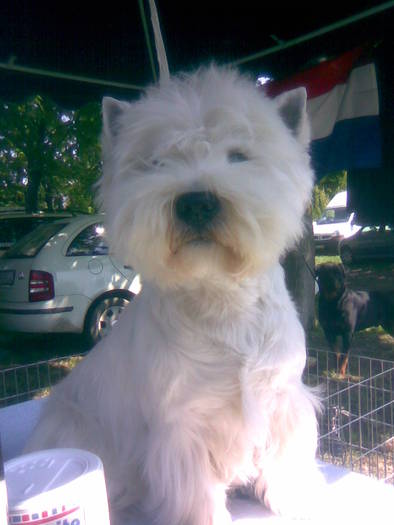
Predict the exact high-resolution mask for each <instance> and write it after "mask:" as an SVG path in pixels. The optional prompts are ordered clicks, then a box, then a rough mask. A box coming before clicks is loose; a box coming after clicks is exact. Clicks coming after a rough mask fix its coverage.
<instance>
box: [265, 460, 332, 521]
mask: <svg viewBox="0 0 394 525" xmlns="http://www.w3.org/2000/svg"><path fill="white" fill-rule="evenodd" d="M304 476H305V477H307V478H308V479H304ZM301 477H302V479H300V478H301ZM300 478H295V477H292V478H287V477H286V478H285V479H283V478H282V479H280V480H275V482H271V483H270V484H269V485H268V486H267V488H266V490H265V493H264V503H265V505H266V506H267V507H269V508H270V509H271V510H272V512H274V513H275V514H279V515H282V516H286V517H288V518H293V519H310V518H314V517H316V516H318V512H319V510H320V512H321V509H322V506H321V499H322V495H323V487H324V478H323V476H322V475H321V473H320V472H319V471H318V470H316V472H315V471H314V472H312V473H310V474H309V475H308V476H306V475H305V474H304V473H302V472H301V473H300Z"/></svg>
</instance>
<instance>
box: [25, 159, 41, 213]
mask: <svg viewBox="0 0 394 525" xmlns="http://www.w3.org/2000/svg"><path fill="white" fill-rule="evenodd" d="M41 177H42V171H41V170H40V169H39V168H38V169H37V168H32V169H30V170H29V182H28V185H27V188H26V197H25V208H26V213H34V212H37V211H38V192H39V189H40V184H41Z"/></svg>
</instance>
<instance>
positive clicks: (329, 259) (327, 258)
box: [315, 255, 341, 266]
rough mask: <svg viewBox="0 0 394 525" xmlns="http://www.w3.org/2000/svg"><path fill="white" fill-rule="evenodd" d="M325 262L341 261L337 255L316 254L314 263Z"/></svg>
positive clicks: (337, 262)
mask: <svg viewBox="0 0 394 525" xmlns="http://www.w3.org/2000/svg"><path fill="white" fill-rule="evenodd" d="M325 263H336V264H340V263H341V258H340V257H339V255H316V257H315V265H316V266H318V265H319V264H325Z"/></svg>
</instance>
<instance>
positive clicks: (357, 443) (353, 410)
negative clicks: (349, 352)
mask: <svg viewBox="0 0 394 525" xmlns="http://www.w3.org/2000/svg"><path fill="white" fill-rule="evenodd" d="M305 382H306V383H307V384H309V385H312V386H315V385H320V386H321V387H322V389H323V411H322V413H321V415H320V416H319V428H320V439H319V447H318V455H319V456H320V459H322V460H323V461H326V462H329V463H332V464H335V465H341V466H344V467H347V468H350V469H351V470H353V471H357V472H360V473H363V474H367V475H369V476H373V477H375V478H377V479H380V480H384V481H386V482H388V483H392V484H394V471H393V463H394V461H393V460H394V400H393V386H394V363H393V362H391V361H385V360H382V359H373V358H370V357H361V356H351V357H350V359H349V367H348V373H347V374H346V376H345V377H341V376H340V375H339V374H337V373H336V356H335V354H333V353H331V352H327V351H325V350H324V351H323V350H317V349H310V350H309V357H308V361H307V367H306V370H305Z"/></svg>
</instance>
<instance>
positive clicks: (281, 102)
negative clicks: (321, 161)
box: [275, 87, 310, 146]
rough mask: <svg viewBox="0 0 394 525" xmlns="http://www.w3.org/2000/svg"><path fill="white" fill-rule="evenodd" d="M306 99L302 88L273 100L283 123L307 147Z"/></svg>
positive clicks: (308, 135) (304, 90)
mask: <svg viewBox="0 0 394 525" xmlns="http://www.w3.org/2000/svg"><path fill="white" fill-rule="evenodd" d="M306 99H307V94H306V89H305V88H303V87H300V88H297V89H293V90H291V91H286V92H285V93H282V94H281V95H279V96H277V97H276V98H275V102H276V106H277V108H278V111H279V114H280V116H281V117H282V119H283V121H284V123H285V124H286V126H287V127H288V128H289V129H290V130H291V132H292V133H293V135H294V136H295V137H296V138H297V140H298V141H299V142H301V144H303V145H304V146H307V145H308V144H309V141H310V125H309V121H308V116H307V113H306Z"/></svg>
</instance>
